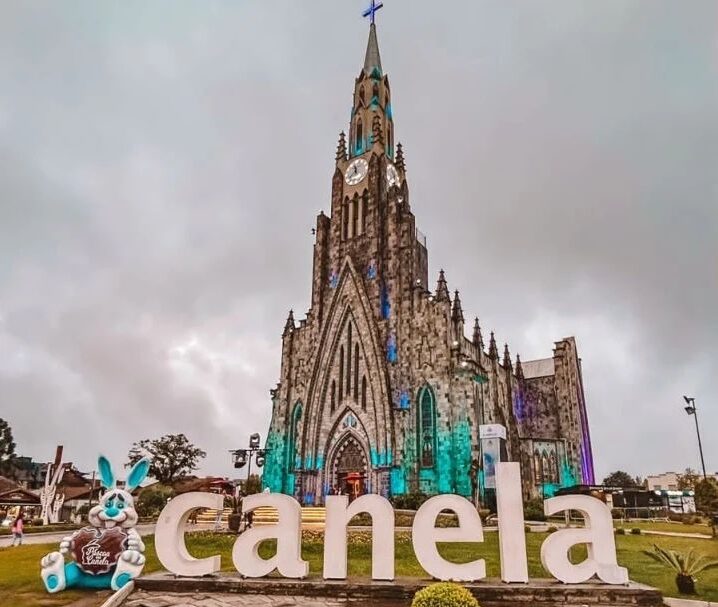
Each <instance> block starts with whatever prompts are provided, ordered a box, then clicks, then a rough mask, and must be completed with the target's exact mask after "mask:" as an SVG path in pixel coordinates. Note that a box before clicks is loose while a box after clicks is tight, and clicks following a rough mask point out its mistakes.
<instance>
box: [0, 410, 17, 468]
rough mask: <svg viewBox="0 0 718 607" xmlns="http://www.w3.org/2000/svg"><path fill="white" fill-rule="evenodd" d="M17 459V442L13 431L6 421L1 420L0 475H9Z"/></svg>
mask: <svg viewBox="0 0 718 607" xmlns="http://www.w3.org/2000/svg"><path fill="white" fill-rule="evenodd" d="M14 459H15V441H13V438H12V429H11V428H10V424H8V423H7V422H6V421H5V420H4V419H0V473H3V474H4V473H7V472H8V471H9V470H10V468H11V467H12V463H13V460H14Z"/></svg>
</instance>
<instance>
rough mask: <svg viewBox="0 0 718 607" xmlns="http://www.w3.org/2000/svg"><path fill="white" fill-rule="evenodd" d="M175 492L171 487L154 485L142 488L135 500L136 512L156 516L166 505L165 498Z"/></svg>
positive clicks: (167, 498)
mask: <svg viewBox="0 0 718 607" xmlns="http://www.w3.org/2000/svg"><path fill="white" fill-rule="evenodd" d="M174 495H175V492H174V489H172V488H171V487H165V486H164V485H155V486H152V487H147V489H143V490H142V492H141V493H140V496H139V497H138V498H137V500H136V501H135V509H136V510H137V514H139V515H140V516H142V517H156V516H158V515H159V513H160V512H162V509H163V508H164V507H165V506H166V505H167V500H169V499H171V498H172V497H174Z"/></svg>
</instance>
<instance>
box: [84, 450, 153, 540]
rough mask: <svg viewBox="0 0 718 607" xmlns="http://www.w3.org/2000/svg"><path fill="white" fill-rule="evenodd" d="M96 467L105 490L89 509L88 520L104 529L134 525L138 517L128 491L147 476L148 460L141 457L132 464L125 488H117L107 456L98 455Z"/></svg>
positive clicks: (94, 525)
mask: <svg viewBox="0 0 718 607" xmlns="http://www.w3.org/2000/svg"><path fill="white" fill-rule="evenodd" d="M97 467H98V469H99V471H100V480H101V482H102V485H103V486H104V487H105V488H106V489H107V491H105V493H104V494H103V496H102V497H101V498H100V503H99V504H98V505H97V506H95V507H94V508H92V509H90V512H89V513H88V515H87V519H88V521H89V522H90V524H91V525H92V526H93V527H103V528H105V529H111V528H113V527H122V528H125V529H129V528H131V527H134V526H135V525H136V524H137V520H138V518H139V517H138V515H137V511H136V510H135V500H134V498H133V497H132V494H131V493H130V492H131V491H132V490H133V489H135V488H137V487H139V485H140V483H141V482H142V481H143V480H144V479H145V477H146V476H147V473H148V472H149V469H150V462H149V460H147V459H141V460H140V461H139V462H137V463H136V464H135V465H134V466H133V468H132V470H130V474H129V475H128V476H127V483H126V487H125V489H118V488H117V486H116V481H115V476H114V474H113V473H112V466H111V465H110V462H109V461H108V460H107V458H105V457H103V456H100V458H99V459H98V460H97Z"/></svg>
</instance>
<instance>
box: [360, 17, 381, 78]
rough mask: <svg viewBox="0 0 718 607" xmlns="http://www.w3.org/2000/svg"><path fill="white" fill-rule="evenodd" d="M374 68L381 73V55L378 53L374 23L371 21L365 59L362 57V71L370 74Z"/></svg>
mask: <svg viewBox="0 0 718 607" xmlns="http://www.w3.org/2000/svg"><path fill="white" fill-rule="evenodd" d="M375 68H378V70H379V73H380V74H381V71H382V70H381V56H380V55H379V41H378V39H377V37H376V25H374V24H373V23H372V24H371V27H370V28H369V43H368V44H367V47H366V59H364V71H365V72H366V73H367V74H369V75H371V74H372V72H373V71H374V69H375Z"/></svg>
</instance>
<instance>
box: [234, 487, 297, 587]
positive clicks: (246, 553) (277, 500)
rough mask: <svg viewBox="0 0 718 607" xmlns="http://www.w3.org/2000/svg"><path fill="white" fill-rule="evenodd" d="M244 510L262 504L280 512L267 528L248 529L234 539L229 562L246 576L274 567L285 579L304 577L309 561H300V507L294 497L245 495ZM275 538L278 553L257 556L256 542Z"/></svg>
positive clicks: (247, 510) (270, 569)
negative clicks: (270, 555)
mask: <svg viewBox="0 0 718 607" xmlns="http://www.w3.org/2000/svg"><path fill="white" fill-rule="evenodd" d="M243 506H244V511H245V512H251V511H252V510H256V509H257V508H259V507H261V506H270V507H272V508H276V509H277V510H278V511H279V522H278V523H277V524H276V525H267V526H266V527H253V528H252V529H247V530H246V531H245V532H244V533H242V535H240V536H239V537H238V538H237V541H236V542H235V543H234V548H233V549H232V561H233V562H234V566H235V567H236V568H237V571H239V573H241V574H242V575H244V576H245V577H252V578H254V577H264V576H265V575H269V574H270V573H272V571H274V570H275V569H277V570H278V571H279V573H280V574H282V575H283V576H284V577H288V578H304V577H307V573H309V563H308V562H307V561H303V560H302V508H301V506H300V505H299V502H297V501H296V500H295V499H293V498H291V497H289V496H288V495H281V494H279V493H258V494H257V495H249V496H247V497H245V498H244V502H243ZM271 539H276V540H277V554H276V555H275V556H273V557H272V558H270V559H267V560H265V559H262V558H260V557H259V545H260V544H261V543H262V542H263V541H265V540H271Z"/></svg>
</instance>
